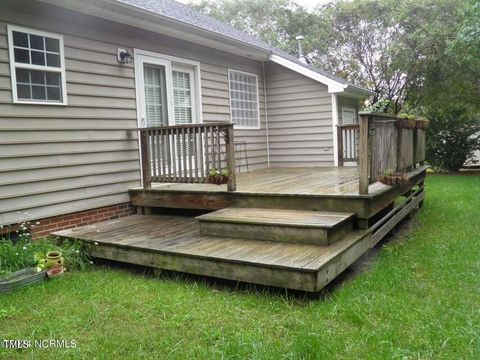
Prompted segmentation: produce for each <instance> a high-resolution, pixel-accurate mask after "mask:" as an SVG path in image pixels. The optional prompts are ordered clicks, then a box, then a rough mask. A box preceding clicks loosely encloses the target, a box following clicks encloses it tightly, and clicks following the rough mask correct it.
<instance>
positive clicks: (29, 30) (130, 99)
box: [0, 0, 425, 291]
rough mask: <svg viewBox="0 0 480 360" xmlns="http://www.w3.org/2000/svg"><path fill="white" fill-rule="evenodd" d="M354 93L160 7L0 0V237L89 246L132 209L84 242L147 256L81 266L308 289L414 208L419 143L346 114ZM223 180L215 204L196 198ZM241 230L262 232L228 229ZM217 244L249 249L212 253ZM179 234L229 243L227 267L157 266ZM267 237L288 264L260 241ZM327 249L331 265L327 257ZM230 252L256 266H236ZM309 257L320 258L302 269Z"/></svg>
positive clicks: (388, 126) (139, 0)
mask: <svg viewBox="0 0 480 360" xmlns="http://www.w3.org/2000/svg"><path fill="white" fill-rule="evenodd" d="M370 95H372V93H371V92H370V91H369V90H366V89H363V88H361V87H358V86H355V85H354V84H350V83H348V82H346V81H345V80H342V79H340V78H337V77H335V76H333V75H331V74H329V73H326V72H324V71H322V70H320V69H318V68H315V67H313V66H309V65H307V64H305V63H303V62H302V61H300V60H298V59H297V58H295V57H293V56H291V55H289V54H286V53H284V52H282V51H280V50H278V49H275V48H273V47H271V46H270V45H268V44H266V43H264V42H263V41H261V40H259V39H257V38H255V37H252V36H249V35H247V34H244V33H242V32H239V31H237V30H235V29H233V28H232V27H231V26H229V25H226V24H222V23H220V22H218V21H216V20H214V19H212V18H210V17H207V16H205V15H203V14H200V13H198V12H195V11H193V10H192V9H190V8H188V7H187V6H184V5H182V4H179V3H177V2H175V1H171V0H102V1H99V0H82V1H76V0H4V1H2V2H1V4H0V209H1V210H0V224H3V225H8V224H14V223H17V222H18V221H20V220H23V219H24V218H28V219H29V220H35V221H37V220H38V221H39V224H38V225H36V227H35V229H34V233H35V235H36V236H42V235H47V234H49V233H52V232H55V233H56V234H57V235H59V236H65V237H73V238H81V236H80V235H79V234H83V235H82V236H85V239H86V240H92V239H91V238H89V237H88V236H91V234H92V232H91V231H90V232H88V231H87V233H89V234H90V235H88V236H87V235H86V233H85V232H84V230H85V228H84V227H82V226H84V225H90V226H95V225H92V224H95V223H98V222H102V221H104V220H109V219H114V218H121V217H124V216H126V215H130V214H132V213H134V211H135V209H134V206H136V207H138V212H139V213H142V214H144V215H142V216H140V217H136V216H129V217H128V220H125V222H123V223H122V222H118V223H115V224H114V225H105V226H106V227H102V229H103V230H105V229H108V230H105V231H106V232H102V231H101V230H100V228H99V230H98V233H97V232H95V233H96V234H97V238H96V241H98V242H100V243H102V241H103V240H105V239H118V238H121V237H122V236H127V234H128V236H129V237H132V236H137V235H141V234H149V236H150V234H156V233H157V232H158V231H160V232H162V231H163V233H162V234H161V239H168V240H169V242H168V244H166V243H162V241H163V240H162V241H160V240H158V239H157V240H155V241H154V242H153V243H150V242H146V243H145V242H144V244H147V243H148V246H151V247H157V248H156V249H157V250H158V251H159V252H158V254H157V255H158V256H159V257H158V258H155V259H151V258H149V257H148V256H151V255H145V254H146V253H145V251H144V250H145V249H139V248H135V247H132V246H130V245H128V246H127V245H125V244H123V245H121V246H122V247H123V246H127V248H128V251H125V250H118V249H113V248H111V247H109V246H110V245H111V246H113V247H115V246H117V245H118V244H110V245H109V246H107V245H105V247H104V248H103V247H97V248H96V249H97V250H96V251H98V253H96V254H94V255H96V256H99V257H104V258H112V257H113V258H114V259H117V258H116V257H117V256H120V255H121V256H123V258H120V260H122V261H126V262H133V263H140V264H145V263H147V264H150V265H155V266H157V267H161V268H167V269H172V270H178V271H187V272H193V273H198V274H205V275H212V276H218V277H225V278H230V279H236V280H243V281H253V282H260V283H265V284H270V285H276V286H285V287H292V288H297V289H304V290H311V291H313V290H318V289H319V288H321V287H323V286H324V285H325V284H327V283H328V282H329V281H331V279H333V278H334V277H335V276H336V275H337V274H338V273H339V272H340V271H342V270H343V269H344V268H345V267H346V266H348V265H349V264H351V263H352V262H353V261H354V260H355V259H356V258H358V256H360V255H361V254H362V253H364V252H365V251H366V249H368V247H369V246H372V244H374V243H376V242H378V241H379V240H380V239H381V238H382V237H383V236H384V235H385V234H386V233H388V231H389V229H391V228H392V227H393V226H394V225H395V224H396V223H398V221H400V220H401V219H402V218H403V217H405V216H406V215H408V213H410V212H411V211H412V210H413V209H414V208H415V207H417V206H420V205H421V203H422V201H423V179H424V177H425V167H423V166H422V165H423V151H424V149H423V144H424V134H423V132H422V131H423V130H422V129H421V128H420V129H413V128H412V129H405V130H402V129H401V128H398V129H397V127H394V126H393V123H394V122H395V121H397V120H395V119H391V118H387V117H385V116H383V115H378V114H370V115H369V114H363V115H361V116H359V112H358V103H359V100H360V99H363V98H365V97H368V96H370ZM372 128H375V129H376V131H369V130H370V129H372ZM139 129H140V130H139ZM392 139H394V140H392ZM387 140H388V141H387ZM372 146H373V148H372ZM400 153H401V154H402V155H401V156H400V155H399V154H400ZM386 155H387V156H386ZM357 162H358V165H359V166H358V168H357V167H351V168H347V167H345V166H342V165H346V163H350V164H352V163H353V164H357ZM225 168H226V169H228V170H229V171H230V172H232V174H231V176H230V177H229V179H228V190H229V191H226V190H227V189H225V188H223V187H215V186H216V185H210V184H204V183H205V181H206V178H207V174H208V172H209V171H212V170H220V169H225ZM262 169H267V170H266V172H265V170H263V172H262ZM268 169H271V170H268ZM309 169H311V170H309ZM321 169H324V170H321ZM386 169H398V170H402V171H403V170H404V171H407V172H408V174H407V175H408V176H407V178H408V183H407V184H406V185H404V186H403V185H402V187H400V188H398V187H397V188H395V187H394V188H392V187H388V186H385V185H382V184H379V183H375V181H376V179H377V176H378V175H379V174H382V173H383V171H384V170H386ZM152 183H153V184H154V186H152ZM178 183H180V184H178ZM237 183H238V184H239V186H238V188H237V187H236V184H237ZM212 186H213V187H214V188H212ZM414 187H415V189H414ZM412 189H414V190H415V191H412ZM235 190H237V191H235ZM402 195H405V196H407V201H406V202H405V203H404V204H403V205H401V206H400V207H395V208H394V202H395V199H396V198H397V197H399V196H402ZM132 204H133V206H132ZM232 206H233V207H232ZM157 207H161V208H182V209H185V208H188V209H195V210H208V211H211V210H220V211H223V212H221V213H217V214H215V213H213V214H212V215H208V214H207V215H204V217H203V218H201V219H200V222H201V228H200V233H199V230H198V229H197V222H196V221H194V220H192V219H189V220H185V219H178V218H172V217H167V218H161V219H162V221H160V222H161V223H162V224H163V225H162V226H160V227H159V226H158V222H157V219H158V218H152V217H149V215H148V214H149V213H150V212H151V211H152V208H157ZM265 209H267V210H265ZM319 210H320V212H319ZM302 211H303V212H302ZM336 212H339V213H336ZM253 214H255V217H256V219H255V221H257V220H258V219H260V220H261V221H260V223H255V224H250V223H249V225H247V226H246V227H242V226H241V225H238V224H237V225H235V223H236V222H237V220H238V219H241V218H244V219H247V218H250V219H251V217H252V216H253ZM232 219H233V220H232ZM279 219H283V220H282V221H280V222H278V221H279ZM379 219H380V220H379ZM255 221H254V222H255ZM375 224H376V225H375ZM99 226H103V225H99ZM109 226H110V227H109ZM111 226H113V228H112V227H111ZM75 227H80V228H79V229H78V232H75V231H76V230H75V231H74V233H72V232H70V233H68V231H69V230H65V231H67V233H61V232H59V231H60V230H62V229H69V228H75ZM306 228H308V229H310V230H305V229H306ZM82 229H83V230H82ZM88 229H90V228H88ZM114 229H116V231H117V233H116V235H115V236H113V235H112V231H113V230H114ZM134 229H136V233H135V234H133V235H132V233H130V232H129V231H133V230H134ZM139 229H142V230H139ZM252 229H253V230H252ZM374 230H375V231H376V232H375V233H374ZM352 231H353V232H352ZM312 232H313V233H312ZM351 232H352V233H351ZM225 233H228V234H230V235H231V236H232V237H242V236H243V237H245V238H248V239H250V240H248V241H247V240H245V241H243V240H242V241H243V242H242V241H241V242H240V243H238V241H237V240H232V239H230V238H229V239H227V240H225V241H226V242H224V243H222V241H223V240H222V239H223V238H221V236H223V235H224V234H225ZM72 234H73V235H72ZM102 234H103V235H102ZM179 234H181V236H184V237H185V239H187V240H188V241H185V243H182V244H181V246H187V244H190V245H191V244H194V245H195V244H196V245H195V246H197V245H198V244H200V242H201V243H202V245H201V246H200V245H199V246H200V248H202V249H204V250H205V249H207V248H208V249H210V250H212V249H213V248H219V247H220V248H221V247H223V246H224V245H225V244H230V245H231V247H230V248H229V252H228V254H229V255H228V256H227V255H226V254H225V253H222V255H218V256H217V255H216V256H217V257H216V258H212V256H214V255H213V254H214V252H213V250H212V252H207V253H202V254H200V253H199V252H198V251H200V250H199V248H198V247H195V246H194V248H192V247H190V248H185V247H183V248H182V249H178V248H176V250H175V251H174V252H172V253H169V251H173V250H172V248H171V246H173V245H175V244H177V240H175V241H174V240H172V239H178V238H179V236H180V235H179ZM192 234H194V235H192ZM241 234H243V235H242V236H240V235H241ZM274 234H276V235H275V236H273V235H274ZM281 234H289V235H288V236H287V237H286V238H285V239H287V240H288V241H294V240H295V241H296V240H298V241H299V242H300V243H301V244H300V245H298V249H297V248H292V246H293V247H295V246H297V245H288V244H287V245H285V246H287V248H285V249H283V248H282V246H283V245H281V244H276V243H275V244H273V245H272V244H270V242H269V241H267V242H265V241H264V240H274V242H275V241H277V240H278V241H280V238H282V236H283V235H281ZM312 234H313V235H312ZM348 234H350V235H348ZM347 235H348V236H347ZM98 236H100V237H101V236H103V237H102V238H98ZM205 236H206V237H205ZM272 236H273V237H272ZM343 237H345V239H344V240H342V241H337V240H341V239H343ZM372 239H373V240H372ZM170 240H172V241H170ZM197 240H198V241H197ZM205 241H206V242H207V243H204V242H205ZM259 241H260V242H259ZM262 241H263V242H262ZM318 241H320V243H318ZM333 241H337V242H336V243H335V244H334V246H335V249H336V250H332V249H331V248H330V249H327V246H329V245H330V244H331V242H333ZM305 242H306V243H307V244H310V245H305V244H303V243H305ZM312 242H313V243H312ZM160 243H162V244H163V245H165V246H167V245H168V247H169V248H168V249H170V250H167V248H164V247H162V248H158V246H160V245H161V244H160ZM163 245H162V246H163ZM177 245H178V244H177ZM304 245H305V246H307V247H305V246H304ZM225 246H226V245H225ZM237 246H239V247H240V248H242V249H243V250H242V251H239V252H238V254H236V255H232V249H235V248H236V247H237ZM245 246H247V248H245ZM250 246H251V247H252V248H249V247H250ZM270 246H272V248H271V249H270V248H269V247H270ZM308 246H310V247H308ZM312 246H313V247H312ZM112 249H113V250H112ZM122 249H123V248H122ZM259 249H262V250H261V253H262V254H268V253H269V251H273V249H275V251H276V252H278V251H280V252H282V253H283V252H286V253H288V254H290V253H293V254H296V255H295V256H296V258H295V259H296V260H295V261H296V262H297V263H298V261H299V260H298V259H303V260H302V261H304V262H305V263H304V265H305V266H303V265H302V266H300V265H298V266H299V267H293V268H292V266H293V265H291V264H293V263H291V262H289V264H290V265H288V266H287V265H285V264H283V263H282V261H287V260H285V259H287V258H286V257H285V256H282V257H280V258H279V259H276V258H275V259H274V258H271V257H268V259H267V258H265V259H263V260H262V259H259V258H258V251H260V250H259ZM288 249H290V250H292V249H293V251H291V252H290V251H289V250H288ZM150 250H151V249H150ZM150 250H149V251H150ZM102 251H104V252H102ZM326 253H328V254H330V255H328V256H330V258H328V259H333V258H331V257H332V256H333V257H334V260H335V261H330V260H328V261H327V260H326V259H327V258H326V257H325V256H324V255H325V254H326ZM148 254H150V252H149V253H148ZM179 254H182V255H179ZM245 254H257V255H256V257H255V258H256V260H255V262H249V261H250V260H249V261H247V263H248V264H247V267H246V268H243V267H242V266H243V265H242V266H240V265H238V264H239V263H242V262H243V261H246V260H245V259H244V258H242V256H246V255H245ZM302 254H303V255H302ZM312 254H315V256H318V258H319V259H322V260H321V261H320V262H319V263H317V262H315V261H314V262H313V263H312V264H314V265H311V266H310V265H309V267H307V266H306V264H307V263H309V262H306V260H305V259H306V258H304V257H303V256H305V257H308V256H310V257H311V256H313V255H312ZM322 254H323V255H322ZM237 255H238V256H240V257H239V258H236V257H235V256H237ZM145 256H147V257H145ZM175 256H180V257H181V258H182V259H183V260H182V261H184V262H182V261H180V262H178V261H173V260H172V259H173V258H175ZM232 256H233V257H234V258H231V257H232ZM185 257H187V258H188V259H187V260H185ZM272 259H273V260H272ZM282 259H283V260H282ZM277 260H278V261H280V263H279V264H280V265H279V264H278V263H277ZM252 261H253V260H252ZM272 261H274V262H275V264H274V263H272ZM288 261H290V260H288ZM292 261H293V260H292ZM182 264H183V265H182ZM242 264H243V263H242ZM309 264H310V263H309ZM284 265H285V266H284ZM279 266H280V267H282V269H283V270H281V271H280V270H279V269H278V267H279ZM272 268H275V269H276V270H275V271H276V272H275V275H274V276H273V275H271V274H272ZM245 269H247V270H245ZM260 273H263V274H264V275H265V276H263V277H262V276H260V278H259V277H258V276H257V275H258V274H260ZM326 274H328V275H326ZM299 279H300V280H299Z"/></svg>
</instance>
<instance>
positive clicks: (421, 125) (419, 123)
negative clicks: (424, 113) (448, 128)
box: [415, 119, 428, 130]
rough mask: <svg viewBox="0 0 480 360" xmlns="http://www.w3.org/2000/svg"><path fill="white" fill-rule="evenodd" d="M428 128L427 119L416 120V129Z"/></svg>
mask: <svg viewBox="0 0 480 360" xmlns="http://www.w3.org/2000/svg"><path fill="white" fill-rule="evenodd" d="M427 127H428V120H427V119H417V120H415V128H416V129H423V130H425V129H426V128H427Z"/></svg>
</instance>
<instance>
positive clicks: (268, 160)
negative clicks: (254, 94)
mask: <svg viewBox="0 0 480 360" xmlns="http://www.w3.org/2000/svg"><path fill="white" fill-rule="evenodd" d="M262 71H263V99H264V100H263V101H264V107H265V135H266V139H267V167H270V141H269V138H268V107H267V80H266V78H265V61H263V62H262Z"/></svg>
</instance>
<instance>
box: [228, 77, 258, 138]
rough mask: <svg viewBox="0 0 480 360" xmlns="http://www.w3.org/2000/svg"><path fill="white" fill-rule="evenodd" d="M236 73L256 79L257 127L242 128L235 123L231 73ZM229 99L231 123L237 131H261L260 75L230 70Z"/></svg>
mask: <svg viewBox="0 0 480 360" xmlns="http://www.w3.org/2000/svg"><path fill="white" fill-rule="evenodd" d="M232 72H236V73H240V74H245V75H249V76H254V77H255V83H256V85H257V114H258V116H257V125H256V126H240V125H237V124H235V123H233V111H232V100H233V99H232V94H231V90H230V73H232ZM228 97H229V100H230V101H229V105H230V106H229V107H230V123H233V124H234V126H233V128H234V129H235V130H259V129H261V123H260V87H259V86H258V75H257V74H254V73H249V72H246V71H241V70H236V69H228Z"/></svg>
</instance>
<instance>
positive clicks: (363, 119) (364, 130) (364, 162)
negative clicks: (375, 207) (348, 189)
mask: <svg viewBox="0 0 480 360" xmlns="http://www.w3.org/2000/svg"><path fill="white" fill-rule="evenodd" d="M368 120H369V116H368V115H360V117H359V131H358V193H359V194H368V183H369V181H368Z"/></svg>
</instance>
